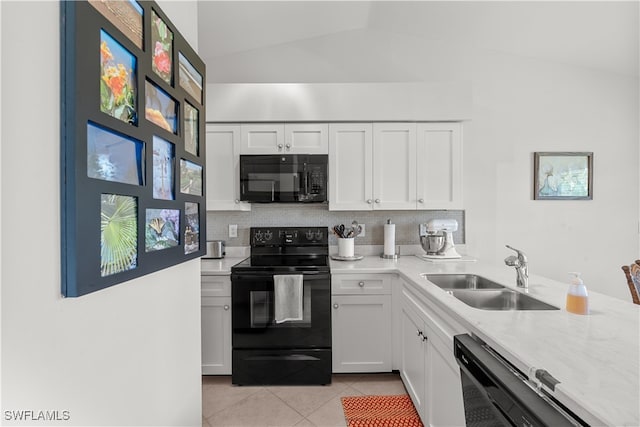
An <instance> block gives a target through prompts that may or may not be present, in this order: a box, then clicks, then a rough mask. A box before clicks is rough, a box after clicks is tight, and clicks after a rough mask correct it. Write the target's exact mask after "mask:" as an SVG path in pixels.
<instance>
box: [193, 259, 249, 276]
mask: <svg viewBox="0 0 640 427" xmlns="http://www.w3.org/2000/svg"><path fill="white" fill-rule="evenodd" d="M245 258H247V257H242V258H238V257H225V258H220V259H212V258H202V259H201V260H200V274H201V275H203V276H228V275H230V274H231V267H233V266H234V265H236V264H237V263H239V262H240V261H242V260H244V259H245Z"/></svg>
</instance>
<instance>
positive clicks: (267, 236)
mask: <svg viewBox="0 0 640 427" xmlns="http://www.w3.org/2000/svg"><path fill="white" fill-rule="evenodd" d="M272 237H273V233H272V232H271V230H267V231H265V232H264V240H271V238H272Z"/></svg>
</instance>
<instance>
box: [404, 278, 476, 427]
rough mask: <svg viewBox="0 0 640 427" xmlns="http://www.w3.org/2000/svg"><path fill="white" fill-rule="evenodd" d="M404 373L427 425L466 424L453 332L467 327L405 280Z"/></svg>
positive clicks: (409, 391) (408, 386)
mask: <svg viewBox="0 0 640 427" xmlns="http://www.w3.org/2000/svg"><path fill="white" fill-rule="evenodd" d="M400 305H401V333H400V335H401V346H402V348H401V367H400V376H401V377H402V380H403V382H404V385H405V387H406V389H407V392H408V393H409V395H410V396H411V399H412V400H413V402H414V405H415V407H416V410H417V411H418V414H419V415H420V418H421V419H422V422H423V423H424V424H425V425H426V426H452V425H465V418H464V404H463V400H462V385H461V382H460V371H459V368H458V365H457V364H456V362H455V358H454V355H453V335H455V334H457V333H464V332H465V331H464V329H463V328H462V327H461V326H459V325H457V324H455V322H453V321H451V320H450V319H448V318H444V317H442V316H443V313H441V312H440V313H438V312H437V309H435V308H434V307H432V306H428V304H426V303H425V302H424V301H421V300H420V298H419V297H417V296H416V294H414V293H413V292H412V291H411V290H410V288H409V287H408V286H407V285H406V284H405V285H403V290H402V301H401V304H400Z"/></svg>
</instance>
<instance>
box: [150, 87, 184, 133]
mask: <svg viewBox="0 0 640 427" xmlns="http://www.w3.org/2000/svg"><path fill="white" fill-rule="evenodd" d="M177 110H178V103H177V102H176V101H174V100H173V98H171V97H170V96H169V95H167V93H165V91H163V90H162V89H160V88H159V87H157V86H155V85H154V84H152V83H150V82H149V81H147V82H146V83H145V109H144V117H145V118H146V119H147V120H149V121H150V122H152V123H154V124H156V125H157V126H160V127H161V128H162V129H165V130H167V131H169V132H171V133H174V134H177V133H178V113H177Z"/></svg>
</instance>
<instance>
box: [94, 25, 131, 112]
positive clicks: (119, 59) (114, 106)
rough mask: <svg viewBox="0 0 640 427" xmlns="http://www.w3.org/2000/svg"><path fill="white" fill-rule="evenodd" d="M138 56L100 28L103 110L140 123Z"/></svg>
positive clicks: (101, 106)
mask: <svg viewBox="0 0 640 427" xmlns="http://www.w3.org/2000/svg"><path fill="white" fill-rule="evenodd" d="M135 75H136V57H135V56H133V55H132V54H131V53H129V51H128V50H126V49H125V48H124V47H122V45H121V44H120V43H118V42H117V41H115V40H114V39H113V38H112V37H111V36H110V35H109V34H107V33H106V32H105V31H104V30H100V111H102V112H104V113H107V114H109V115H110V116H112V117H115V118H116V119H119V120H122V121H123V122H126V123H132V124H135V122H136V84H135Z"/></svg>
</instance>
